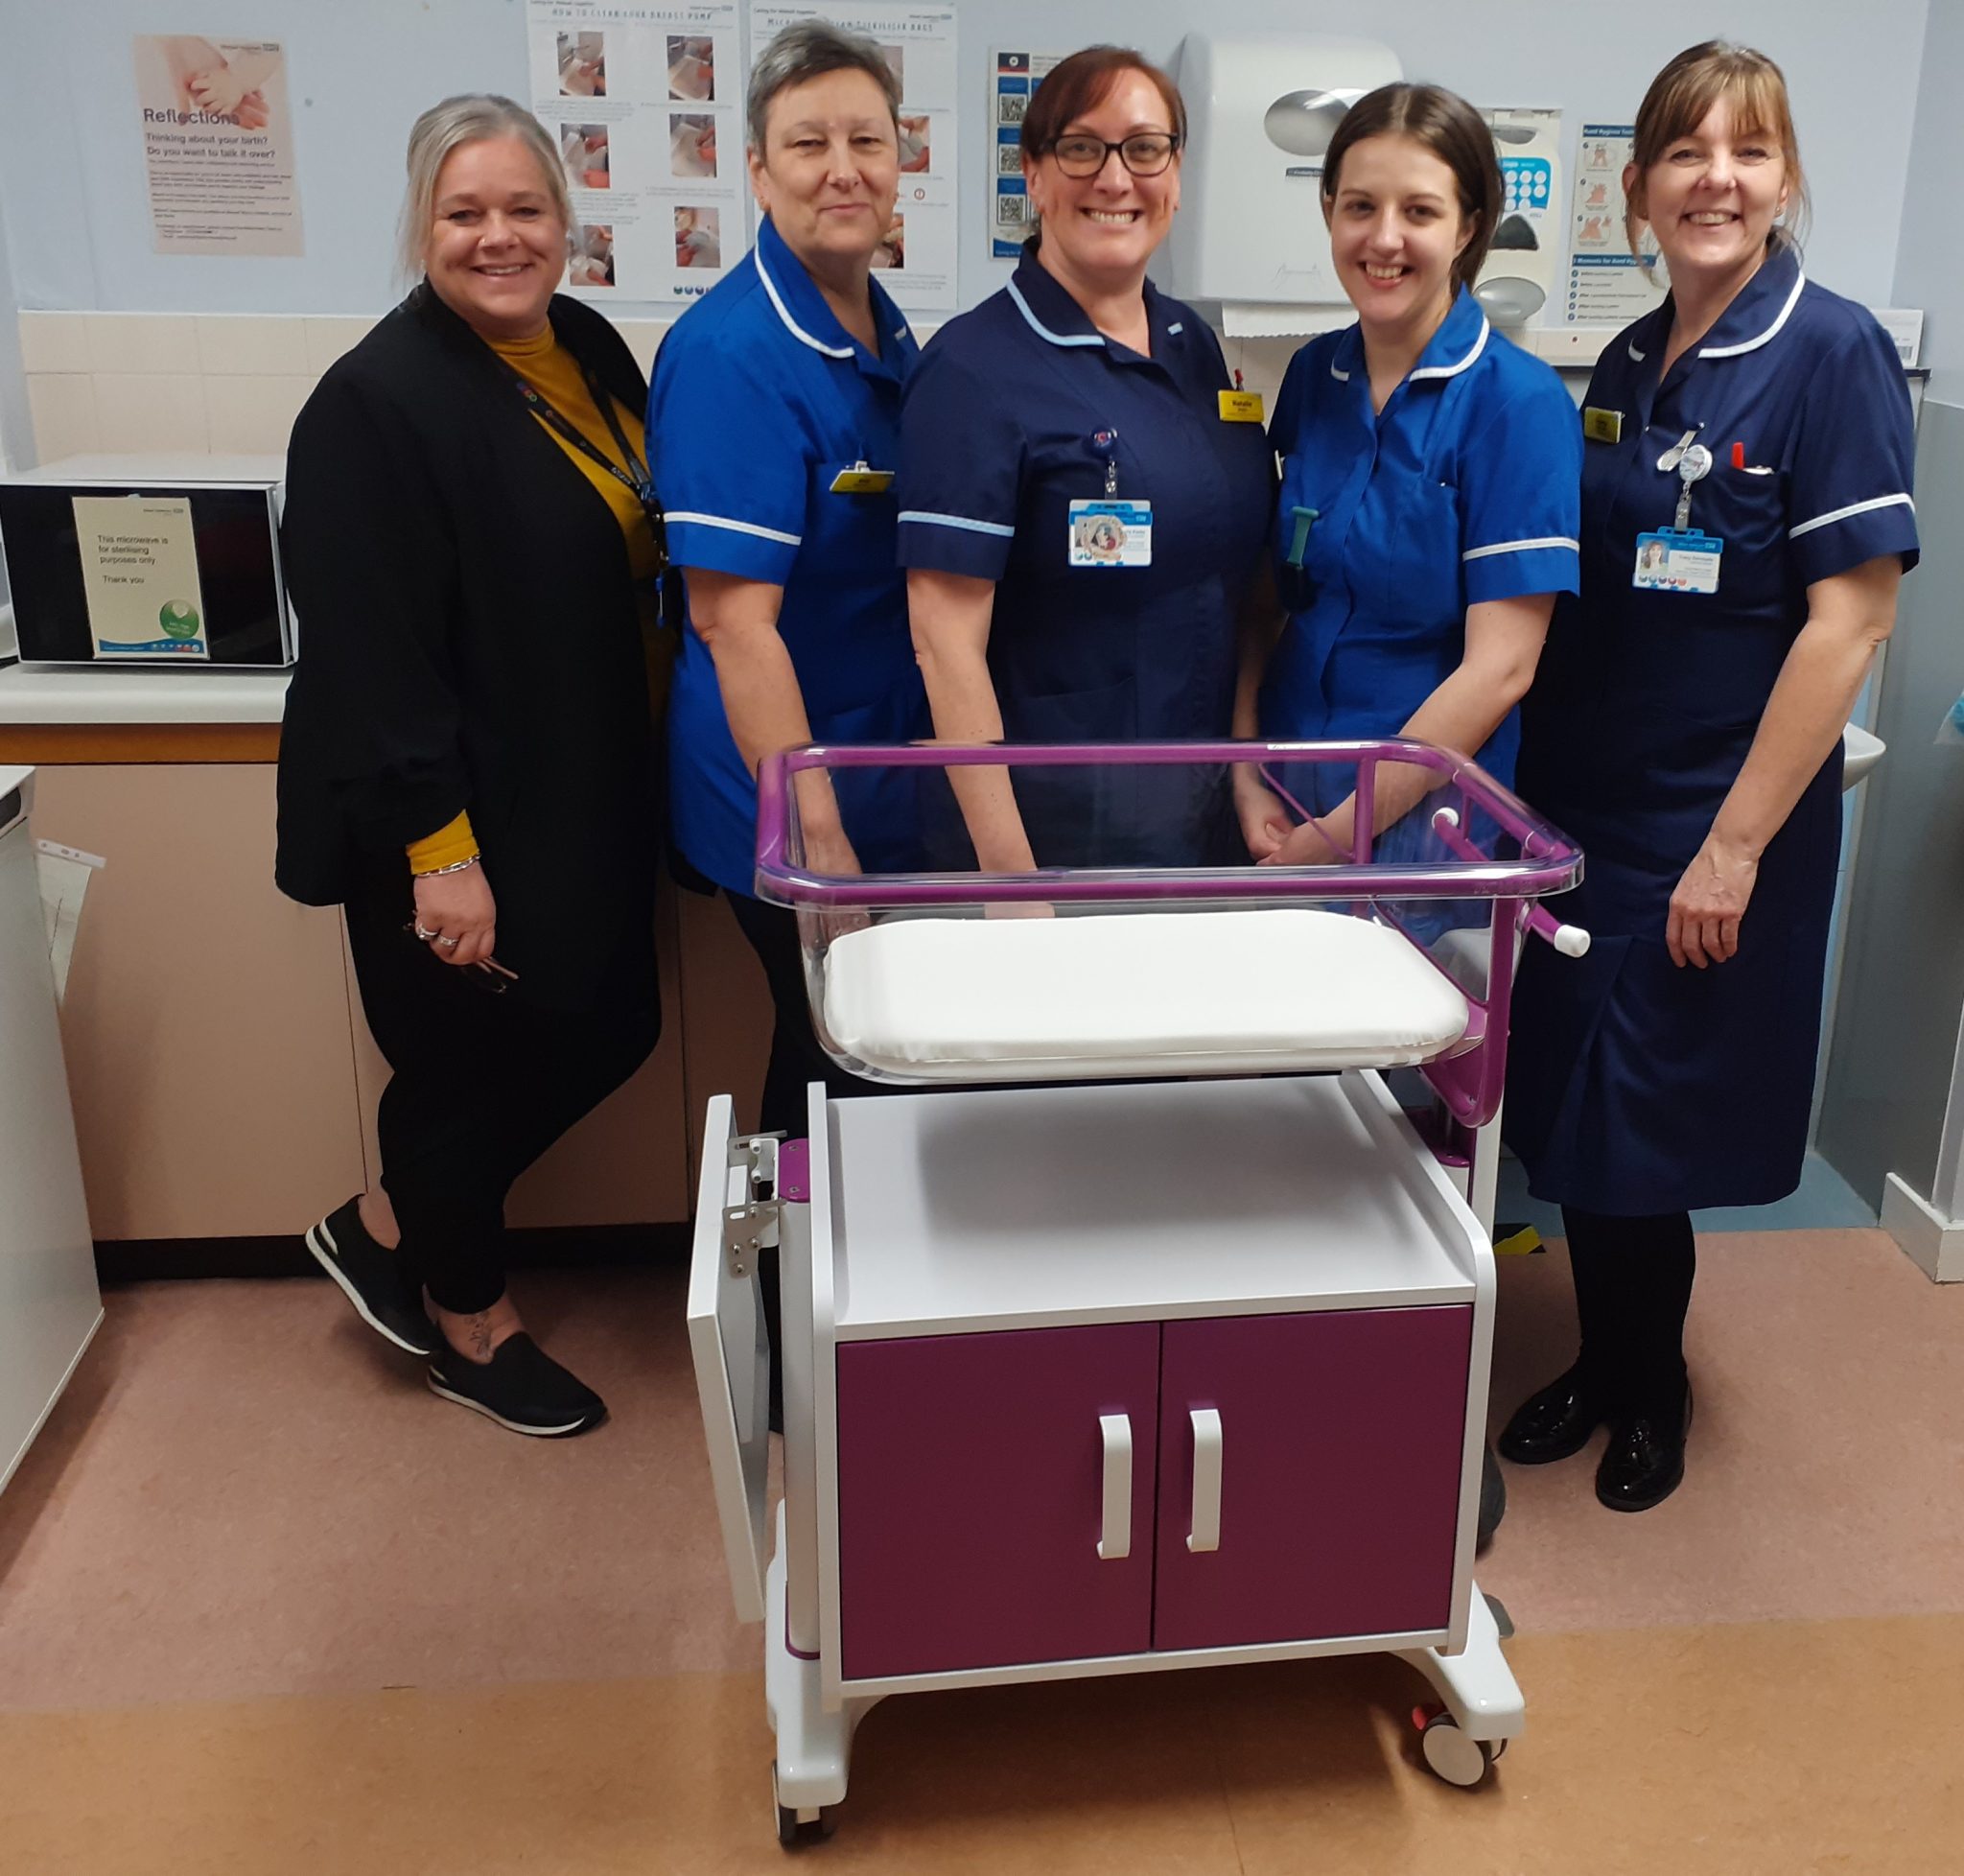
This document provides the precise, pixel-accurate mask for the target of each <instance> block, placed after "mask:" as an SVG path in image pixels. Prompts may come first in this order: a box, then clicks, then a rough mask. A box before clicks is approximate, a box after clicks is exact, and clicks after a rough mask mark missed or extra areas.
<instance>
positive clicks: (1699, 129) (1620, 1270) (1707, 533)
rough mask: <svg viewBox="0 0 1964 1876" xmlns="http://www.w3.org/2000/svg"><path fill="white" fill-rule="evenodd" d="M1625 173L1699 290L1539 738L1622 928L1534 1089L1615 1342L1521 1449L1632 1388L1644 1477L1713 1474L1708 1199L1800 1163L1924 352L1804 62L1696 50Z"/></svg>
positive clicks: (1516, 1426)
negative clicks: (1823, 197)
mask: <svg viewBox="0 0 1964 1876" xmlns="http://www.w3.org/2000/svg"><path fill="white" fill-rule="evenodd" d="M1625 188H1626V190H1627V192H1628V197H1629V201H1630V205H1631V211H1632V218H1633V223H1632V225H1633V228H1634V225H1635V218H1642V219H1643V220H1645V221H1648V223H1649V225H1650V227H1651V229H1652V230H1653V231H1654V233H1655V235H1656V239H1657V245H1658V246H1659V248H1660V249H1661V250H1662V252H1663V255H1664V258H1665V260H1666V262H1667V263H1668V264H1669V267H1670V270H1671V281H1672V292H1671V296H1670V297H1669V298H1668V299H1667V300H1666V301H1665V302H1664V303H1663V305H1661V306H1660V307H1659V308H1658V309H1657V311H1656V312H1654V313H1652V314H1650V315H1649V316H1648V317H1645V318H1643V319H1640V320H1638V321H1637V323H1636V324H1635V325H1633V326H1631V327H1630V328H1629V329H1628V330H1627V331H1626V332H1625V333H1623V334H1622V335H1621V336H1620V337H1619V338H1618V339H1617V340H1615V341H1614V343H1612V344H1611V346H1610V347H1609V349H1608V350H1607V351H1606V352H1604V353H1603V355H1602V363H1600V364H1599V365H1598V367H1597V370H1596V373H1595V376H1594V378H1593V379H1592V380H1591V382H1590V386H1589V394H1588V400H1587V406H1586V408H1585V410H1584V430H1585V433H1586V435H1587V438H1588V440H1587V442H1586V443H1585V445H1584V451H1585V456H1584V464H1583V482H1582V594H1581V599H1580V601H1579V603H1578V604H1576V605H1574V606H1564V607H1563V608H1562V611H1561V613H1560V615H1559V616H1558V617H1557V619H1556V621H1555V629H1554V632H1553V635H1552V637H1551V640H1550V644H1549V650H1548V656H1547V658H1546V659H1545V661H1544V665H1543V671H1542V677H1541V680H1540V682H1539V683H1538V684H1537V686H1536V688H1535V691H1534V693H1533V695H1532V696H1531V698H1530V700H1529V709H1528V715H1527V721H1526V726H1525V730H1524V736H1523V742H1522V750H1521V767H1520V786H1521V792H1522V793H1523V794H1524V795H1525V796H1526V797H1527V799H1528V800H1530V801H1531V802H1532V803H1533V804H1534V805H1535V806H1536V807H1537V808H1539V809H1542V810H1543V811H1544V812H1546V813H1547V814H1548V815H1549V816H1550V817H1551V818H1552V819H1553V820H1554V821H1555V823H1556V824H1557V825H1558V826H1560V827H1561V828H1563V829H1564V830H1565V831H1566V832H1569V833H1570V834H1572V835H1574V836H1575V837H1576V838H1577V839H1578V840H1579V841H1580V843H1581V844H1582V846H1583V848H1584V849H1585V851H1586V853H1587V855H1588V861H1587V866H1588V872H1587V877H1586V879H1584V881H1583V883H1582V885H1581V886H1580V887H1579V888H1578V891H1577V892H1576V893H1575V894H1574V895H1573V896H1572V897H1565V898H1564V899H1563V900H1562V901H1561V911H1562V916H1563V917H1565V918H1569V919H1573V920H1574V921H1575V922H1576V923H1578V924H1579V925H1581V926H1586V927H1587V928H1588V929H1589V930H1590V931H1591V932H1592V933H1593V934H1594V938H1595V943H1594V945H1593V947H1592V949H1591V950H1590V952H1589V955H1588V956H1587V957H1586V958H1583V959H1579V960H1576V959H1569V958H1564V957H1558V956H1556V955H1555V953H1554V952H1553V951H1552V950H1548V948H1547V947H1545V946H1531V947H1530V948H1529V951H1528V955H1527V957H1526V959H1525V960H1524V965H1523V973H1522V977H1521V981H1520V985H1519V988H1518V989H1517V991H1516V993H1515V997H1514V1032H1513V1042H1512V1049H1511V1062H1512V1070H1513V1072H1512V1075H1511V1077H1510V1081H1509V1087H1508V1105H1507V1135H1508V1140H1509V1141H1510V1142H1511V1143H1512V1145H1513V1147H1514V1149H1515V1151H1516V1152H1517V1153H1518V1154H1519V1155H1520V1157H1521V1159H1522V1161H1523V1162H1524V1163H1525V1164H1526V1166H1527V1169H1528V1174H1529V1179H1530V1184H1531V1189H1532V1190H1533V1191H1534V1193H1535V1194H1536V1195H1537V1196H1539V1197H1541V1198H1545V1199H1550V1200H1554V1201H1556V1202H1558V1203H1559V1204H1560V1206H1561V1208H1562V1215H1563V1218H1564V1220H1565V1222H1566V1229H1567V1234H1568V1244H1569V1256H1570V1262H1571V1265H1572V1267H1573V1270H1574V1274H1575V1279H1576V1295H1577V1302H1578V1313H1579V1315H1580V1320H1581V1330H1582V1335H1581V1352H1580V1355H1579V1356H1578V1360H1577V1362H1576V1365H1575V1366H1574V1367H1572V1368H1571V1369H1570V1370H1569V1371H1568V1372H1566V1373H1564V1374H1563V1375H1561V1376H1560V1377H1559V1378H1558V1379H1557V1380H1555V1382H1553V1383H1552V1384H1551V1385H1549V1386H1548V1387H1546V1388H1544V1389H1542V1390H1541V1392H1540V1393H1538V1394H1536V1395H1533V1396H1532V1397H1531V1399H1529V1400H1528V1401H1527V1402H1526V1403H1525V1404H1524V1405H1523V1406H1522V1407H1521V1408H1520V1410H1519V1411H1518V1412H1517V1413H1516V1414H1515V1415H1514V1417H1513V1419H1512V1420H1511V1421H1509V1423H1508V1428H1507V1431H1506V1433H1505V1434H1504V1436H1503V1438H1502V1442H1501V1450H1502V1452H1503V1453H1504V1454H1506V1455H1508V1457H1510V1458H1513V1459H1517V1460H1521V1461H1524V1462H1529V1463H1533V1462H1538V1461H1543V1460H1550V1459H1559V1458H1562V1457H1565V1456H1566V1455H1567V1454H1569V1453H1572V1452H1576V1451H1578V1450H1579V1449H1580V1448H1581V1447H1582V1445H1583V1444H1585V1443H1586V1442H1587V1441H1588V1439H1589V1437H1590V1435H1591V1434H1592V1433H1593V1432H1594V1431H1595V1429H1596V1427H1597V1426H1598V1425H1599V1424H1601V1423H1602V1421H1604V1420H1607V1421H1608V1422H1609V1426H1610V1435H1611V1437H1610V1441H1609V1445H1608V1449H1607V1451H1606V1452H1605V1454H1604V1456H1603V1459H1602V1465H1601V1468H1600V1469H1599V1471H1598V1473H1597V1485H1596V1489H1597V1494H1598V1496H1599V1497H1601V1498H1602V1501H1603V1503H1604V1504H1607V1505H1610V1506H1612V1507H1614V1508H1616V1509H1619V1510H1624V1511H1641V1510H1643V1509H1645V1508H1646V1507H1648V1506H1649V1505H1653V1504H1655V1503H1657V1502H1658V1501H1659V1500H1660V1499H1661V1498H1663V1497H1665V1496H1666V1495H1667V1494H1669V1493H1670V1492H1671V1491H1672V1490H1673V1489H1675V1488H1676V1486H1677V1484H1678V1482H1679V1481H1680V1480H1681V1478H1682V1477H1683V1472H1684V1441H1685V1433H1686V1430H1687V1428H1688V1426H1689V1423H1690V1419H1691V1388H1690V1383H1689V1379H1688V1376H1687V1373H1686V1370H1685V1364H1684V1355H1683V1346H1682V1345H1683V1328H1684V1321H1685V1314H1686V1309H1687V1307H1688V1305H1689V1302H1690V1299H1691V1289H1692V1277H1693V1268H1694V1259H1693V1239H1692V1227H1691V1220H1690V1217H1689V1215H1688V1214H1689V1212H1690V1211H1691V1210H1692V1209H1693V1208H1696V1207H1701V1206H1720V1205H1724V1206H1739V1205H1762V1204H1765V1203H1767V1202H1769V1201H1771V1200H1774V1199H1778V1198H1780V1197H1782V1196H1784V1195H1785V1194H1787V1193H1789V1192H1790V1191H1791V1190H1792V1189H1793V1188H1794V1186H1795V1185H1796V1184H1797V1183H1798V1181H1799V1177H1800V1170H1801V1159H1802V1154H1803V1151H1804V1148H1805V1145H1806V1140H1807V1131H1808V1113H1809V1105H1810V1100H1811V1096H1812V1089H1813V1079H1814V1052H1815V1045H1816V1042H1817V1040H1818V1038H1817V1030H1818V1024H1819V1017H1820V1006H1821V981H1822V972H1823V967H1824V962H1825V957H1826V950H1827V941H1828V922H1829V912H1830V906H1831V902H1832V899H1833V895H1834V889H1835V866H1836V858H1837V852H1838V844H1839V838H1840V805H1839V794H1840V786H1841V757H1840V750H1841V740H1840V739H1841V728H1842V724H1843V722H1844V720H1845V719H1846V717H1847V715H1848V711H1849V707H1850V705H1851V704H1852V703H1853V702H1854V699H1855V696H1856V693H1857V692H1858V691H1859V689H1860V686H1861V683H1862V679H1863V677H1864V675H1865V674H1866V672H1867V671H1868V668H1869V664H1870V660H1871V658H1872V656H1873V654H1874V651H1875V648H1876V646H1877V645H1879V644H1881V643H1882V640H1883V639H1885V638H1886V637H1887V636H1888V633H1889V629H1890V626H1891V624H1892V623H1893V621H1894V618H1895V611H1896V595H1897V588H1898V585H1899V583H1900V581H1901V579H1902V575H1903V574H1904V572H1905V571H1906V569H1908V568H1909V567H1912V566H1913V565H1914V564H1915V562H1916V551H1917V548H1916V523H1915V509H1914V506H1913V505H1912V504H1911V501H1910V460H1911V433H1910V409H1909V401H1908V396H1907V393H1906V389H1905V387H1904V383H1903V373H1902V370H1901V368H1900V366H1899V365H1898V363H1897V360H1896V355H1895V351H1894V349H1893V347H1892V346H1891V345H1890V343H1889V341H1888V340H1887V339H1886V338H1885V337H1884V336H1883V334H1882V330H1881V329H1880V328H1879V327H1878V325H1877V324H1876V321H1875V320H1874V319H1873V318H1872V317H1870V316H1869V314H1868V313H1866V312H1865V311H1864V310H1863V309H1862V308H1861V307H1859V306H1858V305H1855V304H1854V303H1853V302H1851V301H1849V300H1845V299H1842V298H1839V297H1838V296H1837V295H1835V294H1834V293H1828V292H1826V291H1825V290H1824V289H1822V288H1820V287H1818V286H1815V285H1814V284H1813V283H1812V282H1811V281H1809V280H1808V279H1807V278H1806V277H1805V275H1804V274H1803V272H1802V270H1801V260H1800V254H1799V250H1798V248H1797V246H1795V244H1794V242H1793V240H1792V238H1791V237H1790V235H1789V232H1788V231H1787V230H1788V227H1789V225H1790V224H1791V223H1792V221H1793V220H1794V219H1795V217H1796V216H1797V214H1798V212H1799V210H1800V208H1801V207H1802V205H1803V203H1804V201H1805V195H1804V191H1803V186H1802V179H1801V171H1800V157H1799V152H1798V151H1797V150H1796V148H1795V145H1794V135H1793V124H1792V118H1791V115H1790V112H1789V106H1788V101H1787V90H1786V85H1785V83H1784V82H1783V81H1782V78H1781V75H1780V72H1779V68H1778V67H1777V66H1775V65H1774V64H1773V63H1772V62H1771V61H1770V60H1769V59H1765V58H1764V57H1763V56H1761V55H1760V54H1758V53H1753V52H1748V51H1744V50H1742V49H1740V48H1737V47H1731V46H1724V45H1719V44H1717V43H1713V44H1708V45H1702V46H1696V47H1694V48H1693V49H1692V50H1690V51H1689V52H1685V53H1682V54H1680V55H1679V56H1678V57H1677V58H1676V59H1673V60H1672V62H1671V64H1670V65H1668V66H1666V67H1665V69H1664V71H1663V72H1662V73H1660V74H1659V75H1658V77H1657V79H1656V81H1655V82H1654V83H1653V84H1652V85H1651V87H1650V90H1649V93H1648V96H1647V97H1646V99H1645V101H1644V105H1643V107H1642V110H1641V111H1640V112H1639V114H1638V118H1637V129H1636V146H1635V160H1634V162H1633V163H1632V164H1631V165H1630V167H1629V169H1628V170H1627V171H1626V172H1625ZM1687 498H1688V499H1687Z"/></svg>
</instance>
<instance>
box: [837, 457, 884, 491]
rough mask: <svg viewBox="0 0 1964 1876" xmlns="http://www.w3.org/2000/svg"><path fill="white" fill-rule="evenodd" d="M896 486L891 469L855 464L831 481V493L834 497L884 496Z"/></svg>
mask: <svg viewBox="0 0 1964 1876" xmlns="http://www.w3.org/2000/svg"><path fill="white" fill-rule="evenodd" d="M893 485H894V472H893V471H892V470H891V469H869V468H868V467H867V466H866V465H865V463H863V462H855V463H854V464H853V466H852V468H850V469H841V470H840V471H839V473H838V474H837V475H836V476H834V477H833V478H832V480H831V493H832V494H834V495H884V494H885V493H886V492H887V490H888V489H890V488H891V487H893Z"/></svg>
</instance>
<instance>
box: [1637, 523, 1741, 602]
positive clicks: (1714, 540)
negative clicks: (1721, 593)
mask: <svg viewBox="0 0 1964 1876" xmlns="http://www.w3.org/2000/svg"><path fill="white" fill-rule="evenodd" d="M1723 551H1725V543H1724V542H1723V541H1721V540H1720V539H1719V537H1718V535H1716V534H1701V533H1699V532H1698V530H1697V529H1696V528H1659V529H1658V530H1657V531H1656V532H1655V533H1654V534H1639V535H1638V536H1637V569H1636V572H1635V573H1634V574H1633V575H1631V577H1630V584H1631V585H1632V586H1638V587H1644V588H1647V589H1648V590H1649V591H1652V592H1657V593H1716V592H1718V590H1719V554H1720V553H1722V552H1723Z"/></svg>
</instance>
